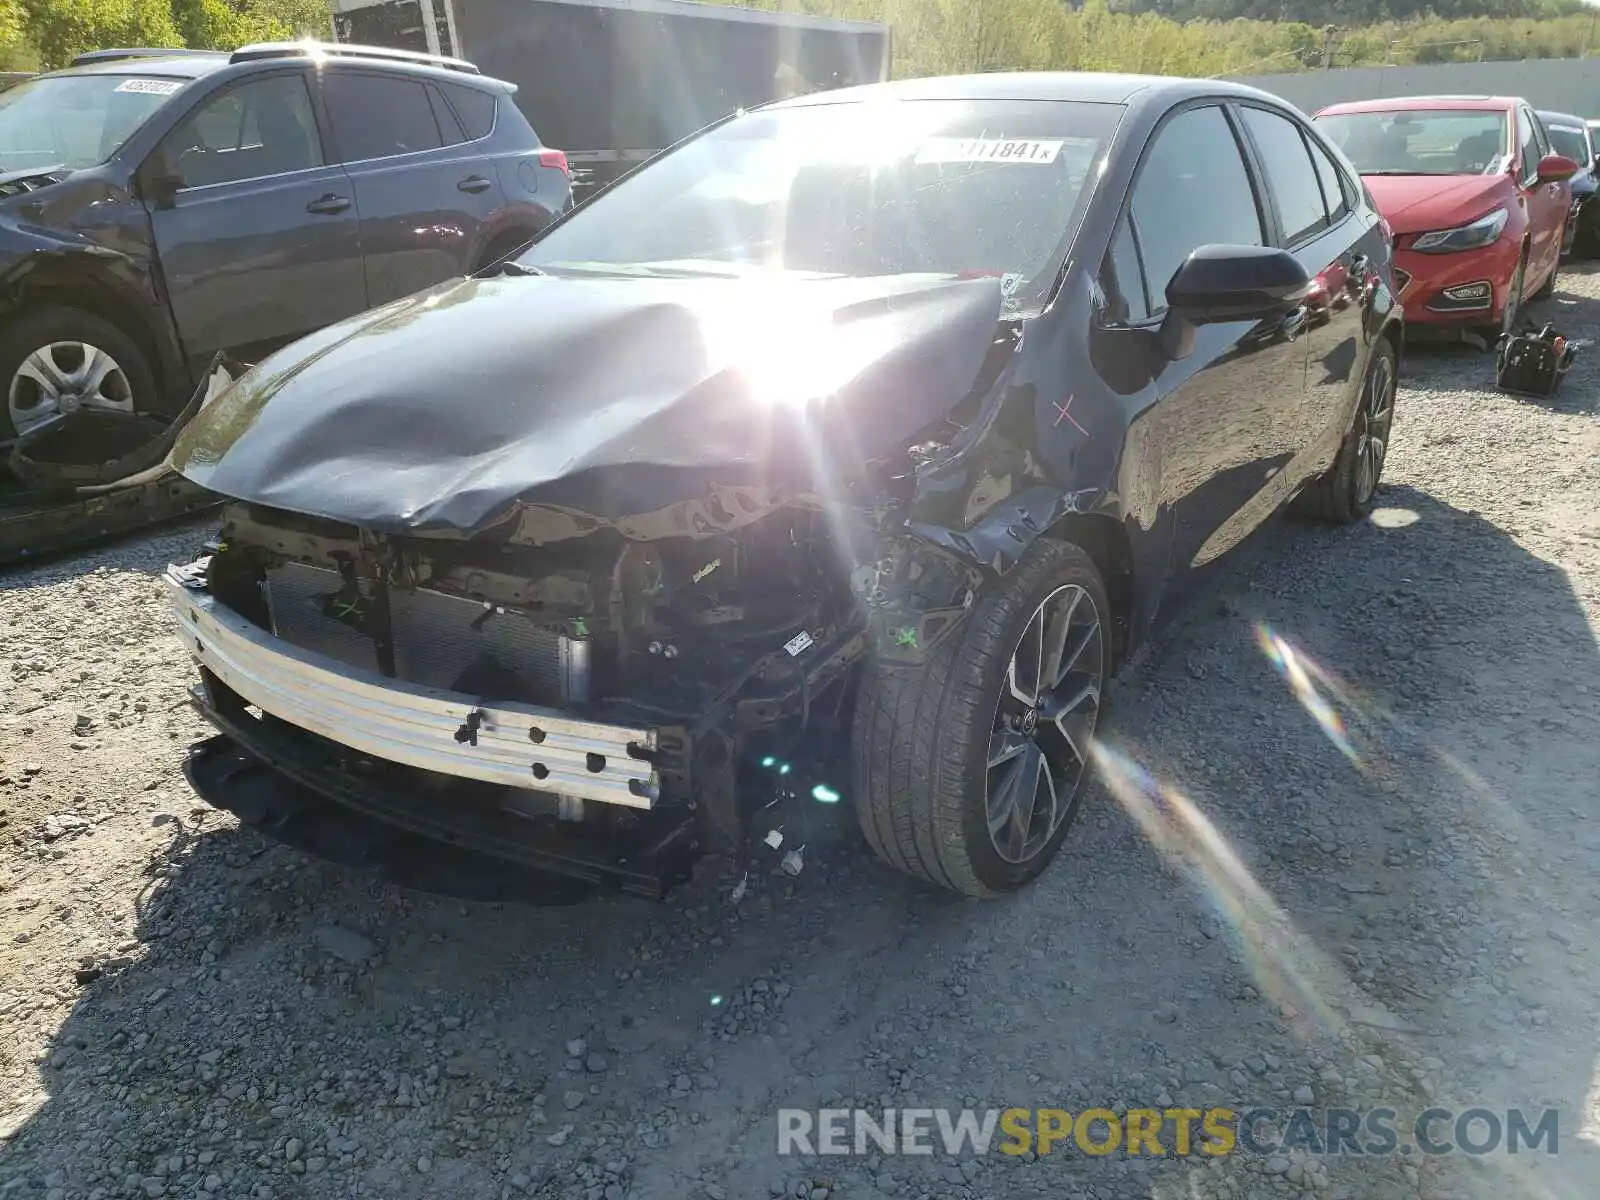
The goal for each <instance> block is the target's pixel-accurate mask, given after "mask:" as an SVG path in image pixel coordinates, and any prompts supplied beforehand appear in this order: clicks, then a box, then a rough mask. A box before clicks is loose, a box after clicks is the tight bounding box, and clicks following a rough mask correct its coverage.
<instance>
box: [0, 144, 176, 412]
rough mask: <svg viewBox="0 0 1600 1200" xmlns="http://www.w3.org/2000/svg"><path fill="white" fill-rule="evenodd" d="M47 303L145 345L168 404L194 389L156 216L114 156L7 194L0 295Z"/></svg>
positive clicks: (5, 299) (0, 236) (10, 302)
mask: <svg viewBox="0 0 1600 1200" xmlns="http://www.w3.org/2000/svg"><path fill="white" fill-rule="evenodd" d="M43 302H50V303H56V304H65V305H68V306H71V307H77V308H84V309H87V310H89V311H92V312H94V313H96V315H98V316H101V317H103V318H105V319H106V320H109V321H111V322H112V323H113V324H115V325H117V326H118V327H119V328H121V329H123V330H124V331H125V332H126V333H128V334H129V335H130V336H132V337H133V338H134V339H135V340H137V341H140V342H141V343H143V345H144V347H145V349H146V351H147V352H148V353H149V354H150V358H151V364H152V366H154V367H155V369H156V371H157V374H158V377H159V380H160V383H161V390H162V393H163V399H164V400H165V401H166V402H168V403H173V404H181V402H182V400H183V399H185V398H186V397H187V396H188V394H189V392H190V391H192V387H191V383H192V381H191V380H190V379H189V377H188V374H187V372H186V370H185V369H184V366H183V361H182V355H181V354H180V353H179V350H178V338H177V332H176V330H175V328H174V327H173V324H172V315H171V311H170V309H169V308H168V305H167V301H166V294H165V291H164V289H163V287H162V285H161V279H160V271H159V268H158V264H157V262H156V254H155V244H154V240H153V236H152V233H151V228H150V217H149V214H148V213H147V212H146V211H145V208H144V205H143V204H141V203H140V202H139V200H138V198H137V197H136V196H135V195H134V194H133V190H132V188H131V187H130V186H129V185H128V183H127V181H126V180H125V179H122V178H120V177H119V175H118V173H117V171H116V170H115V169H114V162H113V163H112V164H107V165H106V166H103V167H99V168H95V169H91V170H86V171H79V172H76V173H74V174H73V175H71V176H70V177H68V178H67V179H66V180H64V181H62V182H61V183H58V184H54V185H52V186H50V187H47V188H42V189H40V190H39V191H37V192H32V193H26V194H22V195H18V196H13V197H11V198H9V199H7V200H5V201H3V202H0V303H3V304H5V305H7V306H15V305H28V304H36V303H43Z"/></svg>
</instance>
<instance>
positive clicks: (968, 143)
mask: <svg viewBox="0 0 1600 1200" xmlns="http://www.w3.org/2000/svg"><path fill="white" fill-rule="evenodd" d="M1062 144H1063V142H1062V140H1061V139H1060V138H1057V139H1055V140H1051V141H1041V140H1040V139H1038V138H929V139H928V140H927V141H925V142H923V143H922V146H921V147H920V148H919V149H918V150H917V162H919V163H981V162H994V163H1053V162H1055V160H1056V157H1057V156H1058V155H1059V154H1060V153H1061V147H1062Z"/></svg>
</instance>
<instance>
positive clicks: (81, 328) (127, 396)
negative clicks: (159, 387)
mask: <svg viewBox="0 0 1600 1200" xmlns="http://www.w3.org/2000/svg"><path fill="white" fill-rule="evenodd" d="M0 387H4V388H5V399H6V406H5V408H4V409H0V442H4V441H9V440H10V439H12V438H15V437H21V436H22V435H24V434H28V433H33V432H36V431H39V430H42V429H45V428H46V427H48V426H50V425H53V424H55V423H56V422H57V421H60V420H61V419H62V418H64V417H69V416H71V415H72V414H73V413H76V412H79V411H82V410H90V411H101V412H120V413H129V414H133V413H147V412H149V411H150V410H151V408H152V406H153V405H154V403H155V400H156V384H155V377H154V375H153V373H152V372H151V370H150V366H149V363H148V362H147V361H146V359H145V356H144V353H143V352H142V351H141V350H140V349H139V346H138V344H137V343H136V342H135V341H134V340H133V339H132V338H130V337H129V336H128V335H127V334H125V333H123V332H122V331H121V330H120V329H118V328H117V327H116V326H115V325H112V324H110V323H109V322H107V321H104V320H102V319H101V318H99V317H97V316H95V315H93V314H92V313H86V312H80V311H78V310H77V309H73V308H57V307H53V306H52V307H47V308H40V309H37V310H35V311H34V312H31V313H28V314H26V315H25V316H23V317H21V318H20V319H19V320H16V321H11V322H9V323H8V324H7V327H6V329H5V331H4V333H0Z"/></svg>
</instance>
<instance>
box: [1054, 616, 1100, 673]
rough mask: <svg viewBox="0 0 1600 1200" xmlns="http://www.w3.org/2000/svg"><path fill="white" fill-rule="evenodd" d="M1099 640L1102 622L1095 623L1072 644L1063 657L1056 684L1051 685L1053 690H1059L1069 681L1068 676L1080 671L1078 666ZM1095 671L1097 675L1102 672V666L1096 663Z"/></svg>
mask: <svg viewBox="0 0 1600 1200" xmlns="http://www.w3.org/2000/svg"><path fill="white" fill-rule="evenodd" d="M1099 639H1100V622H1099V621H1095V622H1093V623H1092V624H1090V625H1089V627H1088V628H1087V629H1085V630H1084V631H1083V633H1082V634H1080V635H1079V636H1078V638H1077V640H1076V641H1075V642H1073V643H1072V645H1071V647H1070V648H1069V649H1068V650H1067V652H1066V654H1065V655H1063V656H1062V660H1061V668H1060V670H1059V671H1057V672H1056V678H1055V682H1054V683H1053V684H1052V685H1051V686H1052V687H1053V688H1059V687H1060V686H1061V685H1062V684H1064V683H1065V682H1066V681H1067V676H1069V675H1071V674H1072V673H1073V672H1074V671H1076V670H1077V669H1078V664H1079V663H1080V662H1082V661H1083V656H1084V652H1085V651H1087V650H1088V649H1089V647H1090V646H1091V645H1094V644H1095V643H1096V642H1098V641H1099ZM1094 670H1095V671H1096V672H1097V673H1098V672H1099V670H1100V664H1099V662H1098V661H1096V662H1095V664H1094Z"/></svg>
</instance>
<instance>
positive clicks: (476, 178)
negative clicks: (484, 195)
mask: <svg viewBox="0 0 1600 1200" xmlns="http://www.w3.org/2000/svg"><path fill="white" fill-rule="evenodd" d="M492 186H493V185H492V184H491V183H490V182H489V181H488V180H487V179H485V178H484V177H483V176H482V175H469V176H467V177H466V178H465V179H463V180H462V181H461V182H460V183H458V184H456V191H458V192H486V191H488V190H489V188H490V187H492Z"/></svg>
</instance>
